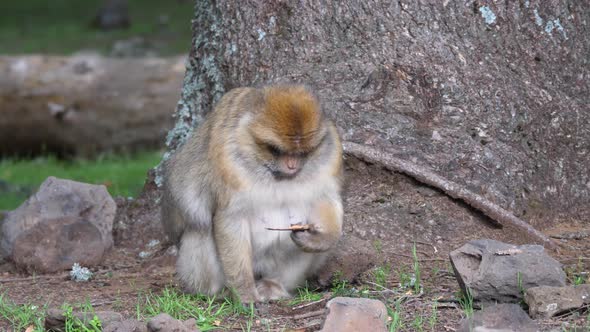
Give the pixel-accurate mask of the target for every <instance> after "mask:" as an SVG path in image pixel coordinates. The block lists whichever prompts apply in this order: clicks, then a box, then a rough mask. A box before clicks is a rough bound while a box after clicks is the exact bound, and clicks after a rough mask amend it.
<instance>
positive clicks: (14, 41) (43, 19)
mask: <svg viewBox="0 0 590 332" xmlns="http://www.w3.org/2000/svg"><path fill="white" fill-rule="evenodd" d="M102 4H103V1H101V0H52V1H48V0H24V1H15V0H2V1H0V54H22V53H46V54H71V53H73V52H77V51H80V50H99V51H101V52H103V53H104V52H108V51H109V50H110V49H111V47H112V45H113V43H114V42H116V41H117V40H124V39H128V38H132V37H141V38H144V39H145V40H146V41H147V42H148V43H149V44H150V45H152V46H153V47H154V48H155V49H156V50H157V51H158V54H160V55H172V54H182V53H187V52H188V50H189V46H190V40H191V31H190V22H191V19H192V16H193V1H186V0H185V1H181V0H169V1H166V0H129V1H128V8H129V16H130V19H131V25H130V27H129V28H127V29H121V30H109V31H101V30H99V29H96V28H93V27H92V24H91V23H92V21H93V19H94V17H95V15H96V13H97V12H98V10H99V9H100V8H101V5H102Z"/></svg>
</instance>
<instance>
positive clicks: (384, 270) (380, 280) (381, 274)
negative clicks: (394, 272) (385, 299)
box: [373, 264, 391, 289]
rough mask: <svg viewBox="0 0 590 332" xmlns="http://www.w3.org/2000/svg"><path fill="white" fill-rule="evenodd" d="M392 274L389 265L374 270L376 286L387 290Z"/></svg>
mask: <svg viewBox="0 0 590 332" xmlns="http://www.w3.org/2000/svg"><path fill="white" fill-rule="evenodd" d="M390 272H391V267H390V265H389V264H385V265H384V266H378V267H376V268H375V269H374V270H373V278H374V279H375V284H377V285H379V286H381V288H382V289H386V288H387V286H388V285H387V283H388V281H389V274H390Z"/></svg>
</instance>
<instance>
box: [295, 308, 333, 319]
mask: <svg viewBox="0 0 590 332" xmlns="http://www.w3.org/2000/svg"><path fill="white" fill-rule="evenodd" d="M325 313H326V309H321V310H316V311H312V312H307V313H304V314H301V315H295V316H293V317H291V318H293V319H295V320H297V319H304V318H309V317H315V316H320V315H323V314H325Z"/></svg>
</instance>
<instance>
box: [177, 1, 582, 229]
mask: <svg viewBox="0 0 590 332" xmlns="http://www.w3.org/2000/svg"><path fill="white" fill-rule="evenodd" d="M195 13H196V16H195V20H194V22H193V44H192V49H191V52H190V57H189V61H190V64H189V67H188V70H187V73H186V76H185V83H184V87H183V90H182V97H181V100H180V102H179V104H178V108H177V111H176V115H177V120H178V121H177V123H176V127H175V129H174V131H172V132H171V134H170V136H169V140H168V142H167V143H168V147H169V150H170V151H173V150H174V149H175V148H176V147H177V146H178V145H179V144H182V142H183V140H184V138H185V137H186V136H187V135H188V134H189V133H190V128H192V127H193V126H195V125H198V124H199V123H200V122H201V120H202V118H203V116H204V114H206V113H207V112H209V111H210V110H211V108H212V106H213V104H214V102H215V101H216V100H217V99H218V98H219V97H220V96H221V95H222V94H223V93H224V92H225V91H227V90H229V89H231V88H233V87H238V86H250V85H263V84H268V83H275V82H301V83H306V84H308V85H310V86H311V87H313V88H314V89H315V90H316V91H317V92H318V94H319V96H320V97H321V98H322V100H323V104H324V106H325V109H326V111H327V112H328V113H329V114H330V115H331V116H332V117H333V118H334V119H335V120H336V123H337V125H338V126H339V128H340V129H341V132H342V134H343V137H344V139H346V140H349V141H353V142H358V143H361V144H365V145H372V146H373V147H375V148H378V149H383V150H385V151H388V152H389V153H391V154H392V155H395V156H396V157H398V158H402V159H405V160H409V161H412V162H414V163H417V164H420V165H422V166H424V167H427V168H429V169H431V170H434V171H435V172H437V173H438V174H440V175H442V176H444V177H446V178H448V179H450V180H452V181H453V182H455V183H458V184H460V185H462V186H464V187H465V188H467V189H468V190H470V191H472V192H474V193H477V194H478V195H481V196H483V197H485V198H487V199H489V200H490V201H493V202H494V203H496V204H498V205H499V206H502V207H504V208H505V209H507V210H511V211H513V212H514V213H515V214H516V215H517V216H521V217H523V218H525V219H527V220H530V221H531V223H532V224H533V225H536V226H543V225H545V224H546V223H548V222H551V221H554V220H555V219H556V218H567V219H574V220H576V219H577V220H588V218H590V204H588V203H589V202H590V173H589V172H588V169H590V155H589V153H588V152H589V150H590V112H589V111H590V108H589V106H588V105H589V104H590V89H589V84H588V75H589V67H588V66H589V65H588V61H589V58H588V55H589V54H590V39H588V38H587V36H588V34H589V33H590V29H589V27H588V24H589V23H588V22H590V11H588V10H587V2H586V1H575V0H570V1H560V2H557V1H551V2H545V1H528V0H527V1H522V0H521V1H507V0H505V1H495V2H489V3H488V2H486V1H426V0H417V1H384V0H381V1H368V2H367V1H310V0H304V1H297V2H292V1H260V0H258V1H249V2H247V3H242V2H235V1H228V0H221V1H204V0H203V1H196V8H195Z"/></svg>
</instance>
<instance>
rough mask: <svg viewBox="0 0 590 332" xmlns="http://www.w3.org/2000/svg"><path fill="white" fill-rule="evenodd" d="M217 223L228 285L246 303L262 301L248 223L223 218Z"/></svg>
mask: <svg viewBox="0 0 590 332" xmlns="http://www.w3.org/2000/svg"><path fill="white" fill-rule="evenodd" d="M218 218H219V219H218V220H217V222H216V223H215V225H216V226H217V227H215V240H216V243H217V250H218V253H219V258H220V259H221V265H222V266H223V272H224V274H225V278H226V282H225V284H226V286H227V287H228V288H230V289H231V290H232V291H235V292H236V293H237V295H238V296H239V297H240V301H242V302H244V303H250V302H256V301H259V300H260V297H259V296H258V291H257V290H256V285H255V283H254V270H253V267H252V241H251V238H250V236H251V235H250V234H251V233H250V228H249V226H248V225H249V224H248V222H247V221H246V220H243V219H242V218H240V217H233V218H227V217H223V216H219V217H218Z"/></svg>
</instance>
